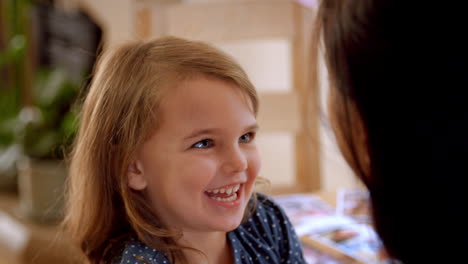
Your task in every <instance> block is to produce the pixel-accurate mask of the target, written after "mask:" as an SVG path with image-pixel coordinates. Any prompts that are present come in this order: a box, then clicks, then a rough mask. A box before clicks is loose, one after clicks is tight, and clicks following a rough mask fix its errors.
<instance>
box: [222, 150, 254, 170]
mask: <svg viewBox="0 0 468 264" xmlns="http://www.w3.org/2000/svg"><path fill="white" fill-rule="evenodd" d="M225 157H226V158H225V160H224V164H223V169H224V171H225V172H226V173H237V172H242V171H245V170H246V169H247V167H248V161H247V153H245V151H243V150H242V149H240V148H239V146H235V147H232V148H230V149H229V150H226V154H225Z"/></svg>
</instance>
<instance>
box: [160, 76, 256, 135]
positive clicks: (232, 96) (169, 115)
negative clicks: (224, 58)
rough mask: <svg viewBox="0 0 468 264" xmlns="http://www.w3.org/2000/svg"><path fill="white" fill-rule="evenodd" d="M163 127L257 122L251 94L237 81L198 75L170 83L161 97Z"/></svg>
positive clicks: (161, 125) (161, 123)
mask: <svg viewBox="0 0 468 264" xmlns="http://www.w3.org/2000/svg"><path fill="white" fill-rule="evenodd" d="M158 119H159V120H160V127H164V126H168V125H169V126H172V127H179V128H180V127H189V126H190V127H193V126H196V127H203V126H218V125H219V126H224V127H227V126H229V125H231V124H230V123H227V122H226V121H228V120H229V122H231V123H232V125H233V126H234V125H243V123H249V125H250V123H252V122H255V120H256V118H255V113H254V111H253V106H252V101H251V100H250V97H249V96H248V95H247V94H246V92H244V91H243V90H242V89H241V88H240V87H238V86H237V85H235V84H233V83H230V82H227V81H224V80H220V79H214V78H209V79H208V78H197V79H192V80H188V81H185V82H182V83H180V84H179V85H177V86H176V87H170V88H169V90H168V91H167V92H166V93H165V95H164V97H163V98H162V100H161V107H160V109H159V118H158Z"/></svg>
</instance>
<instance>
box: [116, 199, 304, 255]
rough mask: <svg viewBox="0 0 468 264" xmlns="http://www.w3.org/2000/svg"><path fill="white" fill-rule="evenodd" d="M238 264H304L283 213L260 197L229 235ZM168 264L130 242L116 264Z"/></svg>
mask: <svg viewBox="0 0 468 264" xmlns="http://www.w3.org/2000/svg"><path fill="white" fill-rule="evenodd" d="M228 240H229V241H230V243H231V245H232V252H233V255H234V263H235V264H253V263H255V264H272V263H273V264H274V263H278V264H279V263H292V264H300V263H305V261H304V258H303V255H302V249H301V244H300V242H299V239H298V238H297V235H296V233H295V232H294V230H293V228H292V225H291V223H290V221H289V219H288V218H287V216H286V214H285V213H284V211H283V210H282V209H281V208H280V207H279V206H278V205H277V204H275V203H274V202H273V201H272V200H271V199H270V198H269V197H267V196H266V195H263V194H258V203H257V208H256V210H255V213H253V214H252V216H251V217H250V218H249V219H248V220H247V221H246V222H245V223H244V224H242V225H240V226H239V227H238V228H237V229H236V230H234V231H232V232H229V233H228ZM117 263H120V264H130V263H131V264H156V263H158V264H160V263H162V264H169V263H170V262H169V260H168V259H167V257H166V256H165V255H164V254H163V253H161V252H159V251H157V250H154V249H152V248H149V247H148V246H146V245H145V244H143V243H141V242H139V241H136V240H130V241H128V242H127V243H126V246H125V249H124V250H123V252H122V256H121V258H120V260H119V261H117V262H115V264H117Z"/></svg>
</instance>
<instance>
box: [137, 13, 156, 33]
mask: <svg viewBox="0 0 468 264" xmlns="http://www.w3.org/2000/svg"><path fill="white" fill-rule="evenodd" d="M152 24H153V23H152V12H151V9H150V8H148V7H143V8H139V9H137V10H136V11H135V31H136V35H137V37H138V38H139V39H148V38H150V37H151V33H152Z"/></svg>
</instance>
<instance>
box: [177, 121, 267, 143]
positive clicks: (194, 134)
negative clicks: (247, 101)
mask: <svg viewBox="0 0 468 264" xmlns="http://www.w3.org/2000/svg"><path fill="white" fill-rule="evenodd" d="M258 128H259V127H258V124H257V123H254V124H252V125H249V126H247V127H246V128H245V129H244V130H245V131H257V130H258ZM220 130H221V129H217V128H204V129H200V130H195V131H194V132H192V133H190V135H188V136H187V137H185V138H184V140H190V139H193V138H196V137H199V136H201V135H208V134H216V133H217V132H219V131H220Z"/></svg>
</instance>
